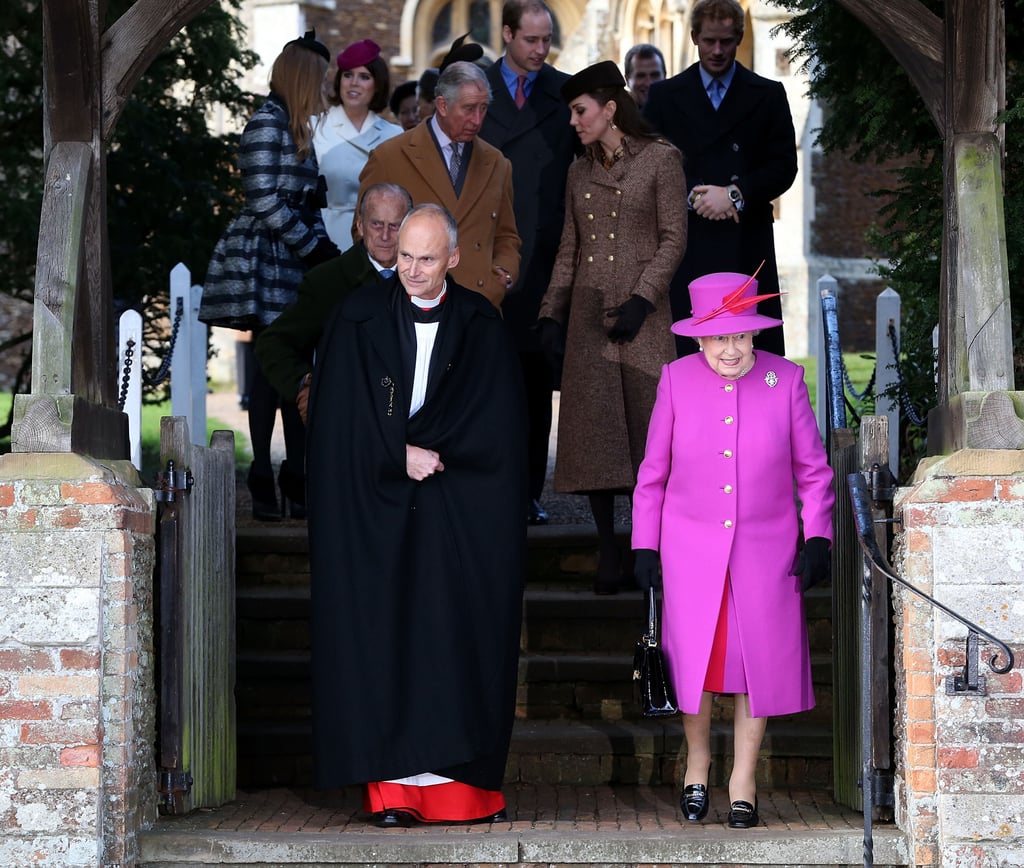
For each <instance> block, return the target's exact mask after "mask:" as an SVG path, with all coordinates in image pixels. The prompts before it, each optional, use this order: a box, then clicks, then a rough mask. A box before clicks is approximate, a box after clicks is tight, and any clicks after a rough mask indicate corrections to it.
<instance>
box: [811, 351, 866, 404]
mask: <svg viewBox="0 0 1024 868" xmlns="http://www.w3.org/2000/svg"><path fill="white" fill-rule="evenodd" d="M793 361H794V362H796V363H797V364H798V365H803V366H804V383H806V384H807V391H808V392H810V393H811V406H812V407H816V406H817V404H816V403H815V399H816V396H817V393H818V360H817V359H816V358H815V357H813V356H812V357H810V358H805V359H793ZM843 363H844V364H845V365H846V372H847V373H848V374H849V375H850V382H852V383H853V387H854V388H855V389H856V390H857V391H858V392H863V391H864V387H865V386H866V385H867V384H868V382H869V381H870V380H871V374H872V373H873V372H874V370H875V357H874V354H870V353H843ZM847 397H848V398H849V399H850V400H851V401H852V402H853V403H854V404H855V405H856V404H857V401H855V400H854V399H853V396H852V395H849V394H848V395H847Z"/></svg>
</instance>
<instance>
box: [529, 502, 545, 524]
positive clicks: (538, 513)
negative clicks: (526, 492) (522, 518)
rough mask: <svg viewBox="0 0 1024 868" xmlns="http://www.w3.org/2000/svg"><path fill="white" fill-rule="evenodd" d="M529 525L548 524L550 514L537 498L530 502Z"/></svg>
mask: <svg viewBox="0 0 1024 868" xmlns="http://www.w3.org/2000/svg"><path fill="white" fill-rule="evenodd" d="M526 523H527V524H547V523H548V513H547V510H546V509H544V507H543V506H541V505H540V501H539V500H537V498H536V497H535V498H533V500H531V501H530V509H529V510H528V511H527V513H526Z"/></svg>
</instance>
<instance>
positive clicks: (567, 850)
mask: <svg viewBox="0 0 1024 868" xmlns="http://www.w3.org/2000/svg"><path fill="white" fill-rule="evenodd" d="M513 825H515V824H513ZM906 849H907V847H906V840H905V838H904V836H903V835H902V834H901V833H899V831H898V830H895V829H892V828H886V829H879V830H878V831H877V833H876V834H875V836H874V850H873V852H874V864H875V865H876V866H879V868H882V866H886V865H907V864H908V859H907V856H906ZM210 854H216V855H210ZM863 864H864V861H863V836H862V834H861V833H860V832H859V831H857V830H855V829H849V830H834V831H828V832H797V833H792V832H790V833H786V832H783V833H781V834H780V833H777V832H776V833H773V832H769V831H767V830H759V829H753V830H745V831H743V832H741V833H739V834H737V832H736V831H734V830H729V829H722V828H696V829H686V830H685V831H684V832H683V833H666V832H664V831H658V830H651V831H645V832H643V833H636V832H632V833H623V832H619V831H609V832H602V831H587V832H573V831H564V832H563V831H552V832H539V831H533V830H527V831H517V830H515V829H511V830H506V831H496V830H489V831H486V832H482V831H467V830H463V829H457V830H455V831H454V832H453V830H452V829H442V830H431V831H420V830H407V831H403V832H398V833H394V832H387V833H382V832H379V831H378V832H375V833H365V834H360V835H352V836H346V835H344V834H341V835H339V834H329V833H328V834H311V833H296V832H248V831H247V832H211V831H196V832H184V831H178V830H175V829H173V828H172V827H170V826H168V827H166V828H165V827H162V826H158V827H157V828H155V829H153V830H151V831H149V832H146V833H144V835H143V836H142V855H141V859H140V861H139V863H138V866H139V868H172V866H173V868H184V866H214V865H238V866H248V868H255V866H260V865H265V866H268V868H269V866H274V868H284V866H288V868H323V866H327V865H345V866H351V868H357V866H359V868H364V866H365V868H379V866H382V865H408V866H424V868H426V866H438V865H466V866H484V865H495V866H508V865H523V866H531V868H533V866H538V865H543V866H551V868H560V866H569V865H573V866H584V865H593V866H615V868H634V866H636V868H641V866H650V865H715V866H719V868H725V866H752V865H765V866H769V865H776V866H788V868H803V866H817V865H831V866H841V865H849V866H856V865H863Z"/></svg>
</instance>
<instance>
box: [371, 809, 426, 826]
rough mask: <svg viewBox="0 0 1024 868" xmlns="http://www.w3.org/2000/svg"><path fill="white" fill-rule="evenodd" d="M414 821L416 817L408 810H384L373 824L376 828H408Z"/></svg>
mask: <svg viewBox="0 0 1024 868" xmlns="http://www.w3.org/2000/svg"><path fill="white" fill-rule="evenodd" d="M415 822H416V818H415V817H414V816H413V815H412V814H410V813H409V812H408V811H385V812H384V813H383V814H381V815H380V816H379V817H377V821H376V823H375V824H374V825H376V826H377V828H378V829H408V828H409V827H410V826H412V825H413V824H415Z"/></svg>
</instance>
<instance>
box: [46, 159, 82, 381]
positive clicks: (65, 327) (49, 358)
mask: <svg viewBox="0 0 1024 868" xmlns="http://www.w3.org/2000/svg"><path fill="white" fill-rule="evenodd" d="M92 157H93V153H92V147H91V145H90V144H89V142H87V141H85V142H76V141H71V142H57V143H56V144H55V145H54V147H53V149H52V150H51V151H50V157H49V160H48V161H47V164H46V181H45V184H44V186H43V205H42V210H41V212H40V216H39V247H38V252H37V254H36V292H35V308H34V310H33V315H32V392H33V393H34V394H46V395H67V394H70V393H71V388H72V380H71V367H72V352H71V350H72V335H73V331H74V324H75V306H76V303H77V300H78V298H79V297H80V294H81V292H82V289H83V283H84V280H85V245H84V238H85V230H84V224H85V219H86V209H87V205H88V200H89V195H90V193H91V187H92V181H93V178H92Z"/></svg>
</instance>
